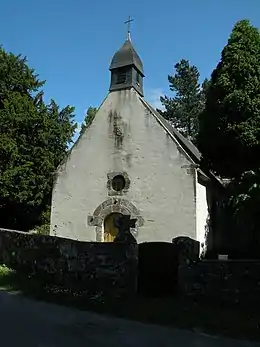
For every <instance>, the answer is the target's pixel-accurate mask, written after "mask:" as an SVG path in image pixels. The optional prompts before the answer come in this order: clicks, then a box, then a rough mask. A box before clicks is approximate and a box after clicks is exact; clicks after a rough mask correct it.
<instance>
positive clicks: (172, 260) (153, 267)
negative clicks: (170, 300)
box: [138, 242, 178, 297]
mask: <svg viewBox="0 0 260 347" xmlns="http://www.w3.org/2000/svg"><path fill="white" fill-rule="evenodd" d="M138 253H139V255H138V256H139V268H138V270H139V273H138V292H139V294H141V295H145V296H153V297H164V296H172V295H174V294H176V292H177V288H178V253H177V249H176V246H175V245H173V244H171V243H167V242H146V243H141V244H139V245H138Z"/></svg>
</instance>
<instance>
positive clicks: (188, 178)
mask: <svg viewBox="0 0 260 347" xmlns="http://www.w3.org/2000/svg"><path fill="white" fill-rule="evenodd" d="M109 172H118V173H120V172H122V173H123V172H126V173H127V175H128V177H129V179H130V186H129V189H128V190H127V192H125V193H124V194H123V195H122V196H121V198H123V199H125V200H128V201H129V202H131V203H132V204H133V205H134V206H135V207H136V208H137V209H138V210H139V212H140V216H141V217H142V218H143V221H144V223H143V226H141V227H140V228H139V230H138V234H137V241H138V242H145V241H169V242H171V240H172V239H173V238H174V237H176V236H179V235H182V236H189V237H191V238H196V201H195V190H196V183H195V170H194V168H193V167H192V166H191V163H190V161H189V160H188V159H187V158H186V157H185V155H184V153H182V152H181V151H179V150H178V148H177V146H176V144H175V143H174V142H173V140H172V139H171V138H170V137H169V135H168V134H166V132H165V131H164V130H163V129H162V127H161V126H160V125H159V124H158V122H157V120H156V119H155V118H154V116H153V115H151V113H150V112H149V111H148V110H147V109H146V107H145V106H144V105H143V103H142V102H141V101H140V98H139V96H138V94H137V93H136V92H134V91H133V90H122V91H117V92H113V93H110V94H109V95H108V97H107V99H106V100H105V102H104V103H103V105H102V106H101V108H100V109H99V111H98V113H97V115H96V117H95V119H94V121H93V123H92V125H91V127H90V128H89V129H88V131H86V132H85V133H84V134H83V135H82V137H81V139H80V141H78V143H77V144H76V145H75V147H74V148H73V150H72V153H71V155H70V158H69V159H68V161H67V163H66V164H64V165H63V166H62V167H61V168H60V173H59V175H58V177H57V181H56V184H55V186H54V190H53V199H52V217H51V233H52V235H57V236H62V237H69V238H75V239H79V240H85V241H96V240H97V235H96V228H95V226H90V225H89V223H88V216H89V215H93V212H94V211H95V209H96V208H97V207H98V206H99V205H100V204H102V202H104V201H106V200H107V199H109V198H110V196H109V194H108V189H107V180H108V179H107V174H108V173H109ZM115 197H116V196H114V198H115ZM72 221H73V222H72ZM53 230H55V232H54V231H53Z"/></svg>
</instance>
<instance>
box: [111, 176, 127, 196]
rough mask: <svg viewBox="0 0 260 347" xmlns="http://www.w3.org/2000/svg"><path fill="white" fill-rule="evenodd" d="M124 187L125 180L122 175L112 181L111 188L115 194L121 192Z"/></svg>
mask: <svg viewBox="0 0 260 347" xmlns="http://www.w3.org/2000/svg"><path fill="white" fill-rule="evenodd" d="M125 185H126V182H125V178H124V176H122V175H116V176H115V177H114V178H113V179H112V188H113V189H114V190H115V191H117V192H120V191H121V190H123V189H124V188H125Z"/></svg>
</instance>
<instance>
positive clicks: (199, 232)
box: [196, 180, 209, 254]
mask: <svg viewBox="0 0 260 347" xmlns="http://www.w3.org/2000/svg"><path fill="white" fill-rule="evenodd" d="M208 216H209V211H208V203H207V187H206V186H205V185H203V184H201V183H199V182H198V180H196V239H197V240H198V241H199V242H200V254H201V253H202V251H203V250H204V249H205V247H206V228H207V220H208Z"/></svg>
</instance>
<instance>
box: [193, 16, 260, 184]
mask: <svg viewBox="0 0 260 347" xmlns="http://www.w3.org/2000/svg"><path fill="white" fill-rule="evenodd" d="M259 91H260V34H259V31H258V29H257V28H255V27H253V26H252V25H250V23H249V21H247V20H242V21H239V22H238V23H237V24H236V25H235V26H234V28H233V31H232V33H231V35H230V38H229V40H228V43H227V45H226V46H225V47H224V49H223V51H222V55H221V60H220V62H219V63H218V65H217V67H216V69H215V70H214V71H213V73H212V76H211V83H210V86H209V88H208V91H207V96H206V106H205V110H204V112H202V114H201V117H200V133H199V137H198V146H199V149H200V150H201V152H202V155H203V165H204V166H205V167H207V168H208V169H211V170H213V171H214V172H215V173H216V174H217V175H219V176H222V177H227V178H238V177H240V176H241V174H243V173H244V172H246V171H248V170H257V169H258V168H259V166H260V165H259V159H258V156H259V153H260V93H259Z"/></svg>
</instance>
